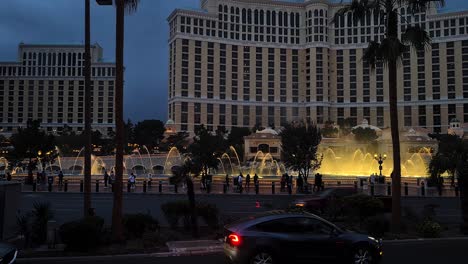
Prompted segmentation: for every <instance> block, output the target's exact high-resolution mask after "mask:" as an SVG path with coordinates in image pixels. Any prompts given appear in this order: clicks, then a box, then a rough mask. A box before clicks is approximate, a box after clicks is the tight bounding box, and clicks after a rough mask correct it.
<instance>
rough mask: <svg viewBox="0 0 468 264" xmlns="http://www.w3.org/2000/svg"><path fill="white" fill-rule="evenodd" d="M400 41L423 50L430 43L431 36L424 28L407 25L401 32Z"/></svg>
mask: <svg viewBox="0 0 468 264" xmlns="http://www.w3.org/2000/svg"><path fill="white" fill-rule="evenodd" d="M401 41H402V42H403V44H405V45H410V46H412V47H414V48H416V49H417V50H423V49H425V48H426V47H430V45H431V37H430V36H429V34H428V33H427V31H425V30H424V29H422V28H420V27H419V26H409V27H408V28H407V29H406V31H405V32H404V33H403V34H401Z"/></svg>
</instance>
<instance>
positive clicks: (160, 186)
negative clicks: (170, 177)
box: [159, 181, 162, 193]
mask: <svg viewBox="0 0 468 264" xmlns="http://www.w3.org/2000/svg"><path fill="white" fill-rule="evenodd" d="M159 193H162V181H159Z"/></svg>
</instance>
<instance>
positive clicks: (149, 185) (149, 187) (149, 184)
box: [148, 179, 152, 189]
mask: <svg viewBox="0 0 468 264" xmlns="http://www.w3.org/2000/svg"><path fill="white" fill-rule="evenodd" d="M151 181H152V180H151V179H150V180H149V181H148V189H151V183H152V182H151Z"/></svg>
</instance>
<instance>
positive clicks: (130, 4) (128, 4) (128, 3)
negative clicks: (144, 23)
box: [123, 0, 140, 14]
mask: <svg viewBox="0 0 468 264" xmlns="http://www.w3.org/2000/svg"><path fill="white" fill-rule="evenodd" d="M123 1H124V6H125V11H126V12H127V14H132V13H134V12H136V10H137V8H138V4H139V3H140V0H123Z"/></svg>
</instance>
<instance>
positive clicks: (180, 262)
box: [18, 239, 468, 264]
mask: <svg viewBox="0 0 468 264" xmlns="http://www.w3.org/2000/svg"><path fill="white" fill-rule="evenodd" d="M384 246H385V249H384V258H383V261H382V264H415V263H424V264H440V263H466V260H467V259H468V252H467V250H466V249H467V248H468V240H466V239H465V240H432V241H413V242H393V243H387V244H385V243H384ZM94 262H99V263H100V264H124V263H131V262H138V263H139V264H150V263H158V264H185V263H204V264H221V263H224V256H223V255H222V254H214V255H207V256H189V257H167V258H156V257H148V256H130V257H121V256H117V257H115V256H110V257H95V258H93V257H91V258H81V259H80V258H77V259H66V260H65V259H62V260H53V259H44V260H37V259H34V260H18V264H45V263H47V264H59V263H67V264H82V263H83V264H84V263H94Z"/></svg>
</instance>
